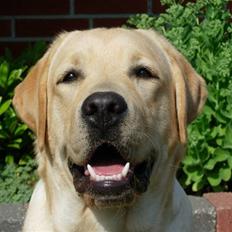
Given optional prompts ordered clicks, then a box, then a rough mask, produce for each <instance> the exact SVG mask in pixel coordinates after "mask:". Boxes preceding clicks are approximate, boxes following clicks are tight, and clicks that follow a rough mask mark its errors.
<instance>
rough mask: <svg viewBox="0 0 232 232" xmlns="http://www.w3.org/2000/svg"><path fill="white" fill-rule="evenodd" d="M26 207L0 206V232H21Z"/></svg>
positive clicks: (21, 205)
mask: <svg viewBox="0 0 232 232" xmlns="http://www.w3.org/2000/svg"><path fill="white" fill-rule="evenodd" d="M25 212H26V205H23V204H0V232H18V231H21V228H22V224H23V219H24V216H25Z"/></svg>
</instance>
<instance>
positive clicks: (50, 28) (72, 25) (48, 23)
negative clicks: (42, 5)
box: [15, 19, 89, 37]
mask: <svg viewBox="0 0 232 232" xmlns="http://www.w3.org/2000/svg"><path fill="white" fill-rule="evenodd" d="M15 27H16V29H15V31H16V36H17V37H47V36H54V35H56V34H57V33H60V32H62V31H64V30H65V31H72V30H77V29H78V30H82V29H87V28H88V27H89V24H88V20H87V19H40V20H38V19H33V20H30V19H21V20H16V24H15Z"/></svg>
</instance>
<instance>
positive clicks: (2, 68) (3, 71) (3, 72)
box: [0, 61, 9, 88]
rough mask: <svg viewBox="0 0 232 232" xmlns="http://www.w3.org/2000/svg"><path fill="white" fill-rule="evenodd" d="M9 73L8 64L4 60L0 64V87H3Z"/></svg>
mask: <svg viewBox="0 0 232 232" xmlns="http://www.w3.org/2000/svg"><path fill="white" fill-rule="evenodd" d="M8 74H9V64H8V63H7V62H6V61H4V62H3V63H1V65H0V87H2V88H5V87H6V83H7V78H8Z"/></svg>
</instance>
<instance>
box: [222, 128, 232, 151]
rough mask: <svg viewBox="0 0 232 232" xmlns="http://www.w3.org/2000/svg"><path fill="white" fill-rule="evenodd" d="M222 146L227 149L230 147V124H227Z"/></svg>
mask: <svg viewBox="0 0 232 232" xmlns="http://www.w3.org/2000/svg"><path fill="white" fill-rule="evenodd" d="M223 147H224V148H227V149H232V126H231V125H230V126H228V127H227V130H226V134H225V139H224V141H223Z"/></svg>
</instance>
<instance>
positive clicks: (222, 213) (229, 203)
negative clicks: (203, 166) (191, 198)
mask: <svg viewBox="0 0 232 232" xmlns="http://www.w3.org/2000/svg"><path fill="white" fill-rule="evenodd" d="M204 197H205V198H206V199H207V200H208V201H210V202H211V204H212V205H214V206H215V208H216V212H217V232H231V231H232V193H224V192H222V193H207V194H204Z"/></svg>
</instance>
